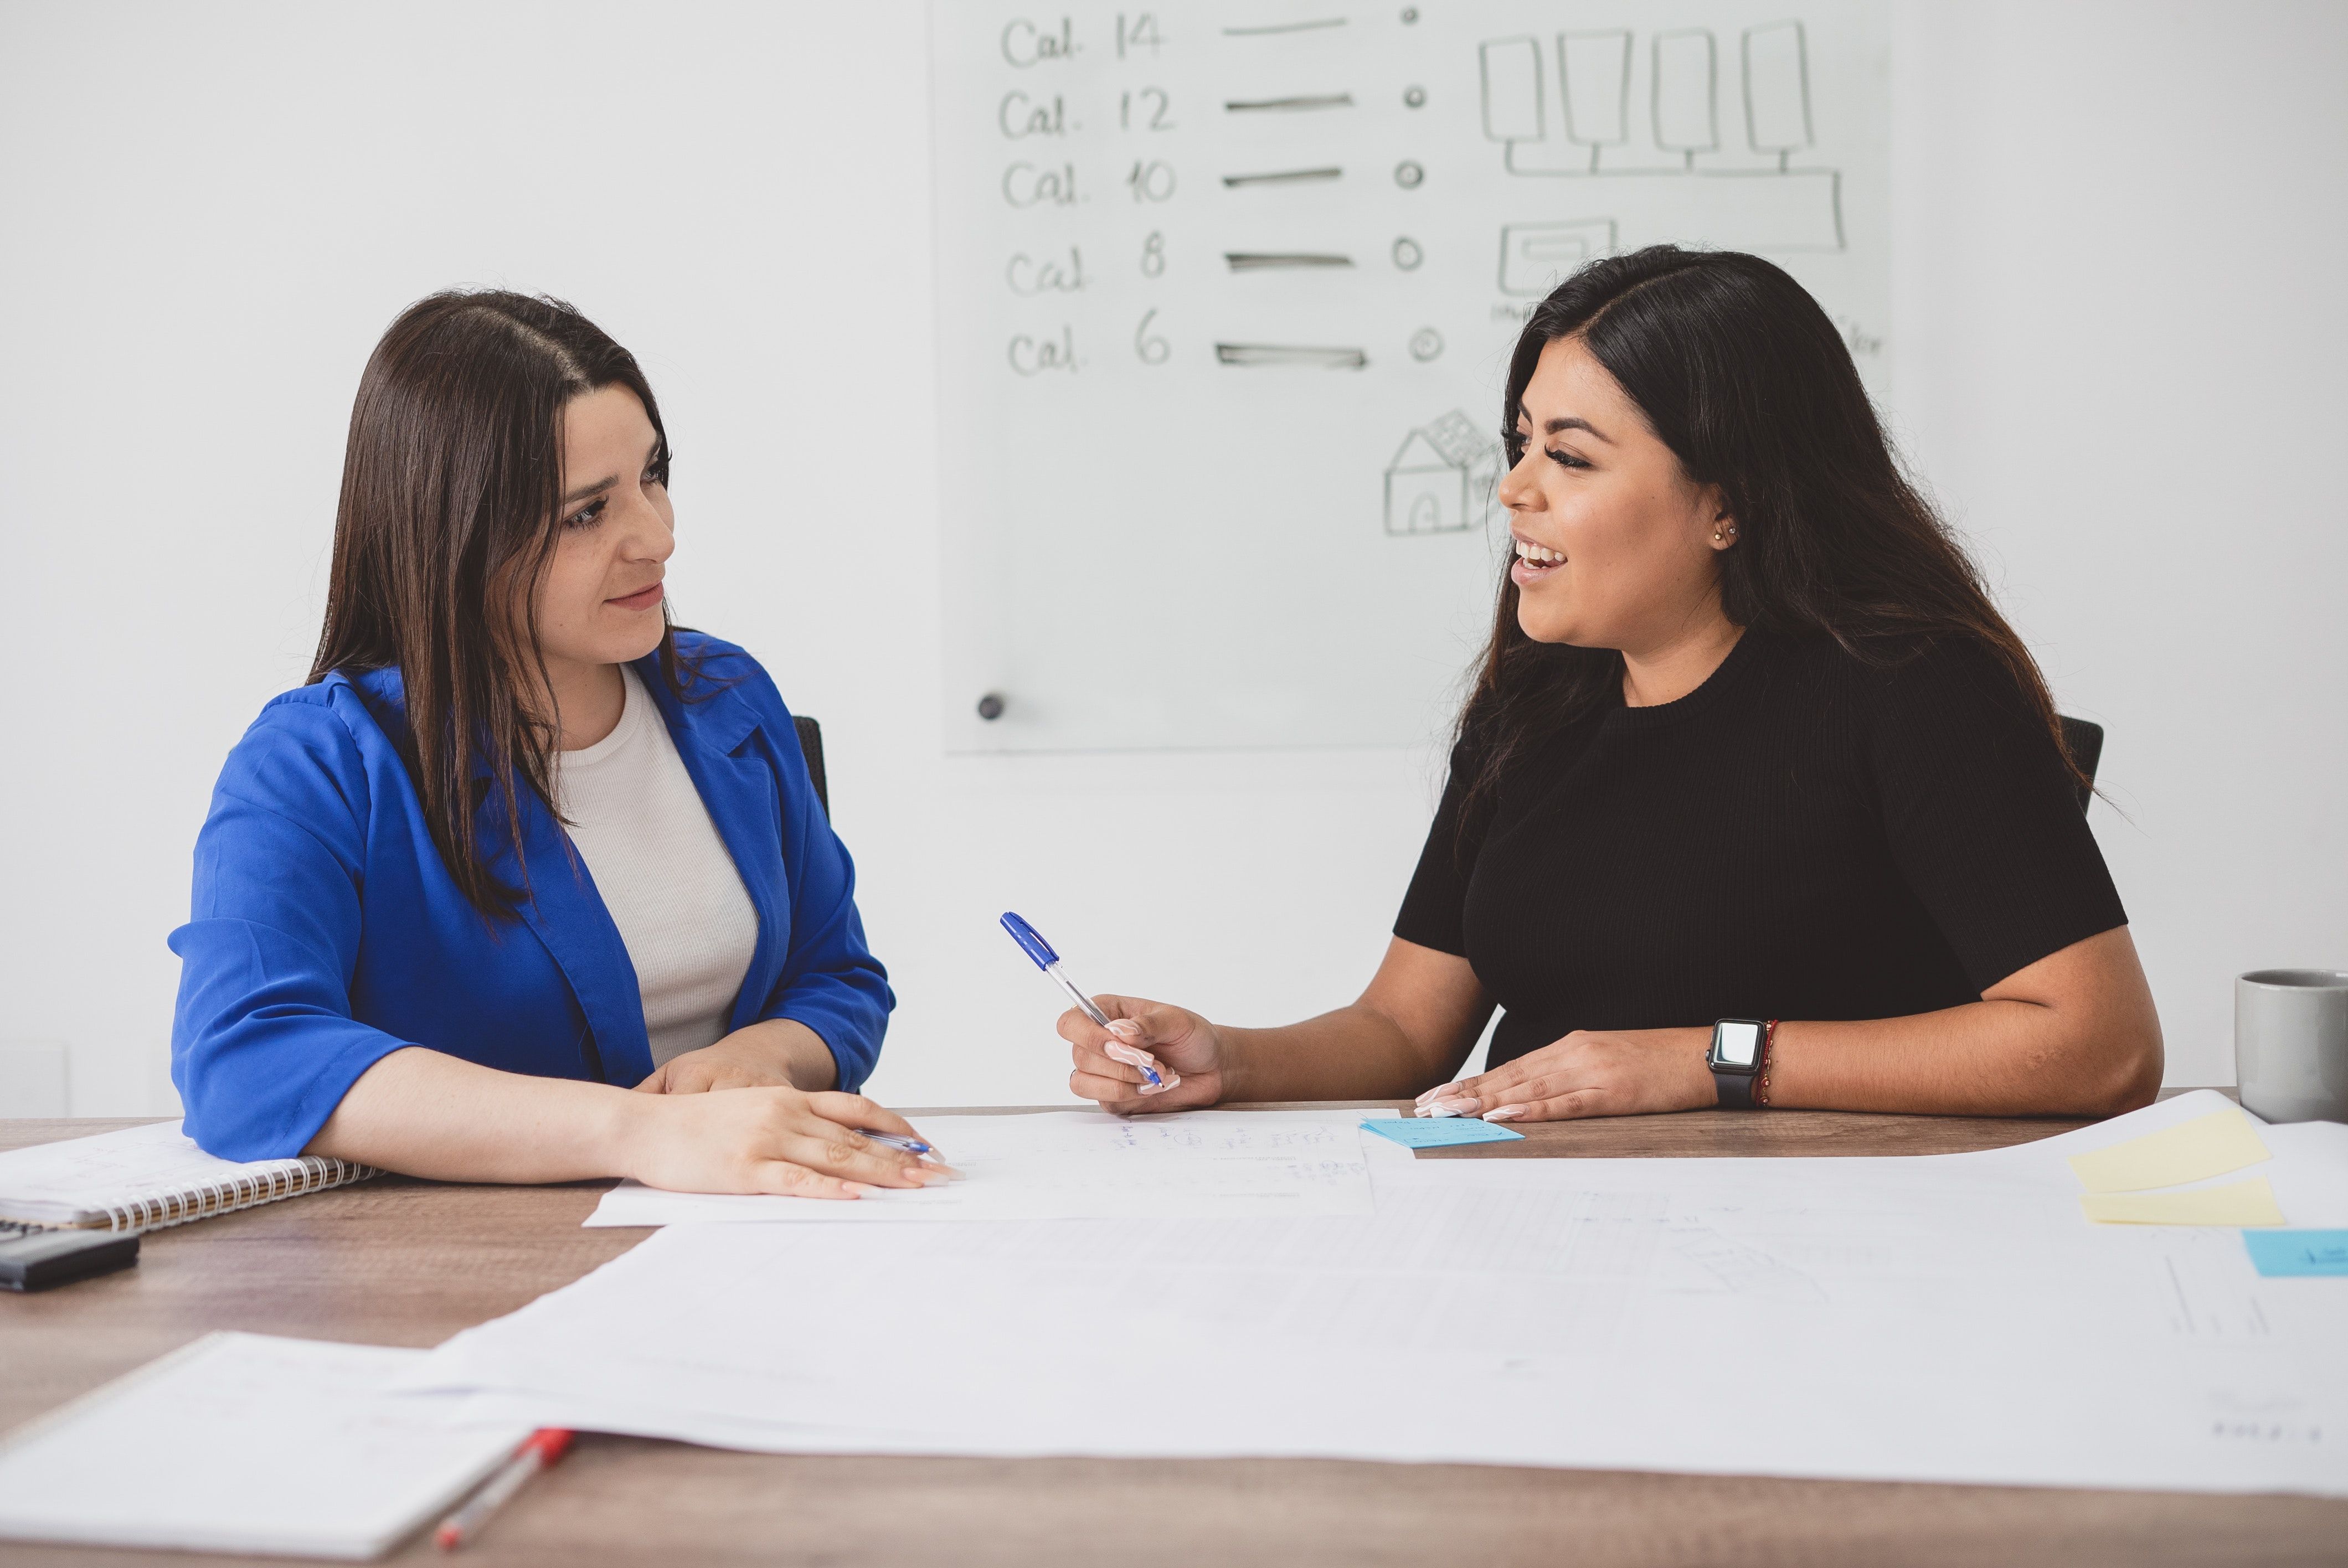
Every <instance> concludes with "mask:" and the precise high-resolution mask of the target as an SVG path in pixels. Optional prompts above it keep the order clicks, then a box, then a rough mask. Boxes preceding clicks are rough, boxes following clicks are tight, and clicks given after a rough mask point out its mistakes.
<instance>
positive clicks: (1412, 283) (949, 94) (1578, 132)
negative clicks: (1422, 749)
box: [931, 0, 1890, 751]
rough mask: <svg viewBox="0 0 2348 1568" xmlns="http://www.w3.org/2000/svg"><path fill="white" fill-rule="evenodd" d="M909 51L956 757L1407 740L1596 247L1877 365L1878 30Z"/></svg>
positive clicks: (1421, 9) (991, 31) (1488, 26)
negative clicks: (925, 74) (1547, 342)
mask: <svg viewBox="0 0 2348 1568" xmlns="http://www.w3.org/2000/svg"><path fill="white" fill-rule="evenodd" d="M931 54H932V59H931V65H932V95H933V98H934V121H933V123H934V128H935V129H934V137H935V163H934V169H935V220H936V226H935V235H936V267H937V281H938V282H937V286H938V295H937V299H938V312H939V323H938V325H939V331H938V342H939V354H940V364H939V386H940V403H939V408H938V412H937V428H938V433H939V435H938V451H939V455H940V459H941V465H942V466H941V473H942V496H943V507H944V525H945V526H944V541H943V550H944V555H943V561H942V565H943V568H944V584H945V595H944V606H943V610H944V626H943V632H944V639H943V646H944V651H945V671H944V679H945V692H946V702H945V711H946V715H947V735H946V740H947V744H948V746H949V748H950V749H953V750H958V751H1053V750H1092V749H1148V748H1215V747H1290V746H1343V745H1402V744H1412V743H1419V742H1423V741H1424V740H1426V738H1427V737H1429V736H1431V735H1434V734H1436V733H1439V731H1440V729H1441V727H1442V725H1443V724H1444V723H1445V722H1446V720H1447V717H1448V715H1449V713H1450V712H1451V711H1452V709H1453V707H1454V706H1455V705H1456V703H1457V699H1458V696H1459V694H1460V692H1461V691H1462V689H1463V682H1464V680H1465V677H1466V674H1467V671H1468V665H1469V664H1470V662H1471V661H1472V660H1473V658H1474V655H1475V652H1476V650H1477V648H1478V646H1479V645H1480V643H1481V641H1482V640H1483V638H1484V636H1485V634H1486V632H1487V630H1488V626H1489V622H1490V616H1491V610H1492V603H1493V599H1494V595H1495V593H1496V592H1497V590H1498V584H1499V578H1500V572H1501V571H1502V569H1503V560H1504V553H1505V540H1506V537H1507V526H1506V518H1505V514H1504V512H1503V511H1502V510H1501V508H1499V507H1498V505H1497V503H1496V502H1495V500H1494V498H1493V486H1494V482H1495V480H1496V478H1497V476H1498V471H1499V464H1500V457H1499V446H1498V434H1499V428H1500V410H1499V399H1500V394H1501V391H1502V388H1503V384H1504V383H1505V380H1506V375H1507V368H1508V358H1509V350H1510V348H1511V347H1512V346H1513V344H1514V343H1515V339H1516V334H1517V333H1518V331H1519V328H1520V327H1521V325H1522V323H1523V322H1524V320H1525V319H1526V317H1527V315H1528V314H1529V312H1530V310H1531V308H1532V307H1533V305H1534V304H1535V303H1537V302H1538V301H1539V300H1540V297H1541V296H1542V295H1543V294H1545V293H1546V292H1548V291H1549V290H1550V288H1552V287H1554V286H1555V284H1556V282H1558V280H1559V279H1560V278H1561V277H1562V276H1563V275H1564V274H1566V273H1567V272H1570V271H1571V270H1572V269H1573V268H1574V267H1575V266H1577V265H1579V264H1580V263H1581V261H1585V260H1587V259H1589V258H1591V257H1593V256H1598V255H1602V254H1605V253H1608V252H1610V251H1625V250H1632V249H1635V248H1637V247H1639V246H1642V245H1646V244H1651V243H1654V242H1656V241H1666V240H1669V241H1679V242H1682V243H1694V244H1708V245H1718V246H1723V247H1728V248H1735V249H1741V250H1750V251H1758V252H1760V253H1763V254H1766V255H1767V256H1769V257H1771V258H1772V259H1773V260H1775V261H1777V262H1779V263H1780V264H1781V265H1783V266H1785V267H1786V268H1787V271H1789V272H1792V273H1793V274H1794V275H1795V276H1796V277H1797V278H1798V279H1799V280H1800V281H1801V282H1803V284H1804V285H1805V286H1807V288H1808V289H1809V290H1810V291H1811V292H1813V293H1814V294H1815V295H1816V296H1817V297H1818V300H1819V301H1820V302H1821V303H1822V304H1823V305H1824V306H1825V308H1826V309H1827V311H1828V313H1829V314H1830V315H1831V316H1832V317H1833V318H1834V319H1835V321H1836V322H1837V323H1838V325H1839V326H1840V327H1841V328H1842V330H1843V332H1844V334H1845V338H1846V341H1848V342H1849V343H1850V345H1851V347H1852V350H1853V353H1854V354H1855V356H1856V358H1857V359H1858V362H1859V366H1860V370H1861V374H1863V375H1864V376H1865V377H1866V378H1867V379H1868V380H1869V383H1870V384H1871V385H1873V386H1875V387H1877V388H1881V387H1882V385H1883V384H1885V381H1886V378H1887V376H1888V360H1887V354H1886V348H1885V343H1884V337H1885V332H1886V324H1887V319H1888V316H1889V295H1890V285H1889V254H1888V252H1889V225H1888V221H1887V216H1888V215H1887V211H1886V207H1887V197H1888V184H1889V181H1888V176H1887V144H1888V141H1889V137H1890V105H1889V97H1888V86H1887V84H1888V77H1889V70H1890V64H1889V46H1888V43H1887V37H1886V29H1885V26H1884V21H1883V17H1882V14H1881V8H1880V4H1879V0H1802V3H1801V4H1799V5H1796V6H1794V7H1792V8H1790V9H1788V8H1784V7H1781V6H1777V5H1766V4H1753V3H1743V4H1740V3H1735V0H1716V3H1715V0H1673V3H1672V4H1670V5H1661V4H1635V5H1634V4H1629V3H1627V0H1622V3H1618V4H1615V5H1612V6H1597V5H1575V6H1572V7H1560V6H1556V5H1537V4H1530V3H1528V0H1473V3H1460V4H1454V5H1442V4H1428V5H1410V6H1397V5H1385V6H1381V7H1378V8H1375V9H1367V8H1362V7H1359V6H1352V5H1345V4H1343V3H1342V0H1331V3H1329V4H1322V5H1313V4H1309V3H1304V0H1256V3H1254V4H1229V5H1184V6H1179V7H1165V8H1160V9H1157V10H1141V9H1130V8H1127V9H1120V8H1117V7H1115V6H1097V5H1082V4H1078V5H1060V6H1054V7H1049V8H1036V7H1032V6H1022V5H1001V4H994V3H990V0H938V3H937V4H934V5H932V12H931ZM990 715H991V716H990Z"/></svg>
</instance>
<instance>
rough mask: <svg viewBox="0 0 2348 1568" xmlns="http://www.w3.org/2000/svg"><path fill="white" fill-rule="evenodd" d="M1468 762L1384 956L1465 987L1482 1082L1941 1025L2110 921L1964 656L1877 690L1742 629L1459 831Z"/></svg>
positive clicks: (1892, 675) (1931, 651) (1571, 737)
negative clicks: (1722, 654)
mask: <svg viewBox="0 0 2348 1568" xmlns="http://www.w3.org/2000/svg"><path fill="white" fill-rule="evenodd" d="M1476 747H1477V739H1476V736H1475V735H1474V734H1473V733H1469V734H1468V736H1467V738H1465V739H1464V740H1463V741H1462V742H1461V743H1460V744H1459V746H1458V748H1457V750H1455V751H1454V752H1453V753H1452V758H1451V780H1450V783H1449V784H1448V785H1447V787H1446V789H1445V791H1444V795H1443V804H1442V805H1441V807H1440V808H1439V809H1438V810H1437V813H1436V818H1435V827H1434V831H1432V832H1431V833H1429V834H1428V835H1427V840H1426V849H1425V850H1424V851H1423V852H1422V853H1421V854H1420V856H1419V862H1418V870H1417V872H1416V874H1415V875H1414V876H1412V878H1411V883H1410V891H1409V892H1408V893H1407V894H1406V895H1405V897H1404V898H1403V905H1402V913H1401V915H1400V916H1399V917H1397V918H1396V919H1395V936H1397V937H1400V938H1403V939H1404V940H1406V941H1410V942H1416V943H1418V944H1419V945H1420V946H1422V947H1427V948H1437V949H1439V950H1441V951H1443V952H1447V953H1457V954H1459V955H1461V956H1462V957H1464V958H1467V959H1468V962H1469V964H1470V965H1472V966H1473V967H1474V968H1475V971H1476V976H1477V979H1478V980H1480V981H1481V982H1482V983H1483V986H1484V989H1486V990H1487V991H1488V992H1490V993H1491V995H1492V996H1493V997H1494V998H1495V999H1497V1000H1498V1002H1499V1004H1500V1006H1501V1007H1502V1008H1503V1009H1506V1012H1505V1016H1504V1017H1503V1018H1502V1019H1501V1020H1500V1026H1499V1030H1498V1033H1496V1034H1495V1035H1494V1037H1493V1040H1492V1054H1491V1060H1492V1062H1493V1063H1494V1065H1498V1063H1500V1062H1503V1061H1509V1060H1511V1059H1512V1058H1515V1057H1519V1056H1521V1055H1523V1054H1524V1053H1525V1052H1527V1051H1529V1050H1536V1049H1538V1048H1539V1047H1540V1046H1544V1045H1547V1044H1549V1043H1550V1041H1551V1040H1557V1039H1558V1038H1560V1036H1562V1035H1565V1034H1569V1033H1570V1032H1572V1031H1573V1030H1578V1029H1625V1030H1628V1029H1664V1028H1673V1027H1684V1026H1689V1025H1694V1026H1698V1027H1709V1026H1710V1025H1711V1023H1712V1021H1713V1020H1715V1019H1721V1018H1781V1019H1869V1018H1895V1017H1903V1016H1906V1015H1908V1014H1911V1013H1920V1012H1931V1011H1933V1010H1935V1009H1941V1008H1948V1007H1955V1006H1958V1005H1960V1004H1961V1003H1964V1002H1970V1001H1978V1000H1979V999H1981V993H1982V991H1983V990H1984V989H1987V988H1989V987H1991V986H1993V985H1995V984H1996V983H1997V982H1998V981H2000V980H2002V979H2004V978H2005V977H2006V976H2008V975H2011V974H2013V972H2014V971H2015V970H2017V969H2021V968H2025V967H2027V966H2028V965H2030V964H2033V963H2035V962H2036V961H2037V960H2039V959H2040V958H2044V957H2046V956H2047V955H2048V954H2050V953H2054V952H2057V951H2059V950H2060V949H2062V948H2066V947H2069V946H2070V945H2071V944H2072V943H2074V942H2076V941H2080V940H2083V939H2085V938H2088V937H2092V936H2095V935H2096V933H2098V932H2101V931H2108V930H2110V929H2112V928H2113V927H2117V926H2122V925H2125V924H2127V915H2126V913H2125V912H2124V911H2123V910H2122V909H2121V908H2120V900H2119V895H2118V893H2117V892H2116V891H2115V890H2114V888H2113V886H2112V879H2111V874H2110V873H2109V872H2108V871H2106V869H2105V867H2104V858H2103V854H2102V852H2101V851H2100V850H2099V849H2097V847H2096V840H2095V836H2094V835H2092V834H2091V833H2090V832H2089V831H2088V829H2087V825H2086V821H2085V817H2084V815H2082V814H2081V812H2080V810H2079V801H2078V795H2077V793H2076V786H2075V784H2073V782H2072V780H2071V777H2070V774H2069V773H2068V772H2067V770H2066V769H2065V766H2064V764H2063V760H2062V755H2061V753H2060V752H2059V751H2058V750H2057V748H2056V746H2055V740H2054V737H2053V736H2051V735H2049V734H2048V733H2047V732H2046V729H2045V726H2044V724H2043V723H2041V722H2040V720H2039V719H2038V717H2037V716H2036V715H2035V714H2034V712H2032V711H2031V710H2030V708H2029V706H2028V705H2027V703H2026V702H2024V698H2023V695H2022V692H2021V691H2020V689H2019V688H2018V687H2017V686H2016V684H2015V683H2014V682H2013V678H2012V676H2011V675H2010V674H2008V673H2007V672H2006V671H2005V670H2004V667H2003V665H2001V664H1999V663H1998V662H1997V661H1996V660H1995V658H1994V657H1993V655H1992V654H1991V653H1990V652H1989V651H1988V650H1986V649H1985V648H1982V646H1980V645H1979V644H1978V643H1976V642H1973V641H1972V640H1970V639H1958V638H1947V639H1941V640H1938V641H1933V642H1931V643H1929V644H1925V645H1922V646H1921V648H1918V649H1915V650H1912V651H1910V653H1909V655H1908V656H1907V657H1905V658H1904V659H1902V660H1900V661H1898V662H1895V663H1892V664H1890V665H1889V666H1879V665H1876V664H1873V663H1869V662H1862V661H1860V660H1859V659H1858V658H1856V657H1854V656H1852V655H1851V654H1849V653H1848V652H1846V651H1843V649H1842V648H1841V647H1840V646H1838V644H1837V643H1835V642H1834V641H1832V640H1831V639H1828V638H1824V637H1783V636H1771V635H1767V634H1765V633H1762V632H1759V631H1747V632H1746V634H1745V636H1744V637H1743V638H1741V639H1740V640H1739V641H1737V644H1736V646H1735V648H1734V649H1733V650H1731V651H1730V652H1729V655H1728V657H1727V659H1726V660H1725V661H1723V662H1722V664H1721V666H1720V668H1719V669H1718V670H1716V671H1714V672H1713V674H1712V678H1711V679H1710V680H1708V681H1706V682H1704V684H1703V685H1702V686H1699V687H1698V688H1697V689H1696V690H1695V691H1694V692H1690V693H1689V694H1688V695H1687V696H1685V697H1683V698H1681V699H1680V700H1679V701H1678V702H1667V703H1664V704H1663V705H1661V706H1657V707H1651V708H1631V707H1626V706H1624V705H1623V703H1622V695H1621V692H1620V690H1619V688H1618V689H1617V690H1616V692H1614V694H1613V696H1612V701H1611V702H1609V703H1607V704H1605V705H1603V706H1601V707H1600V708H1598V709H1596V710H1594V711H1593V712H1590V713H1588V714H1585V715H1583V716H1582V717H1581V718H1580V719H1578V720H1576V721H1575V722H1574V723H1571V724H1569V725H1567V726H1566V727H1565V728H1564V729H1563V730H1561V731H1560V733H1557V734H1556V735H1555V736H1553V737H1551V738H1550V740H1549V741H1548V742H1546V743H1543V744H1542V745H1540V746H1539V747H1537V748H1535V749H1534V750H1533V751H1531V752H1530V753H1528V754H1526V755H1525V756H1523V757H1520V758H1519V760H1518V761H1517V762H1516V763H1515V764H1512V765H1511V766H1510V768H1509V771H1508V772H1507V774H1504V775H1503V777H1502V779H1501V781H1500V784H1499V787H1498V791H1497V793H1496V794H1492V795H1491V796H1489V797H1488V799H1487V801H1486V802H1484V803H1481V804H1479V807H1478V810H1477V811H1476V812H1475V813H1474V814H1473V815H1472V817H1471V819H1470V820H1469V821H1468V822H1467V823H1466V824H1465V825H1464V827H1463V825H1462V823H1461V812H1462V799H1463V795H1464V794H1465V792H1466V789H1467V785H1468V781H1469V779H1470V778H1471V777H1472V775H1473V772H1474V769H1475V765H1476V763H1477V760H1478V756H1477V750H1476Z"/></svg>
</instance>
